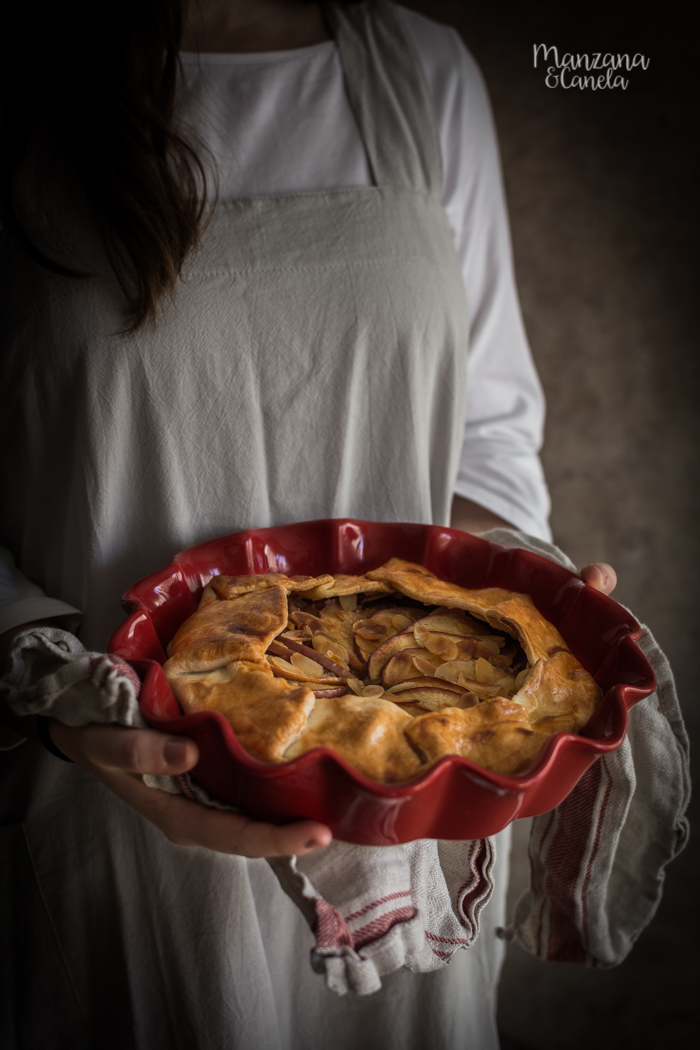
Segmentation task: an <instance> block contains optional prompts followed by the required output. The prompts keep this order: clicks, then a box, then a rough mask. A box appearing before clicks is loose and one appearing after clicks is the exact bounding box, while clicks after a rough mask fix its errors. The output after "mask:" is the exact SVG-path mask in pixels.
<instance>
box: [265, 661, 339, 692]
mask: <svg viewBox="0 0 700 1050" xmlns="http://www.w3.org/2000/svg"><path fill="white" fill-rule="evenodd" d="M298 655H299V654H298V653H294V654H293V656H298ZM265 659H266V660H267V662H268V663H269V665H270V667H271V668H272V673H273V674H274V675H276V676H277V677H278V678H289V679H290V680H291V681H293V682H309V683H313V684H315V685H319V686H320V687H325V686H333V685H345V679H343V678H336V677H334V676H333V675H329V674H327V673H326V674H311V675H310V674H307V672H306V671H303V670H302V669H301V668H300V667H295V666H294V664H293V663H291V661H289V660H284V659H282V657H281V656H269V655H266V657H265ZM309 662H310V663H315V662H316V661H315V660H310V661H309ZM317 666H318V667H319V668H320V664H318V665H317Z"/></svg>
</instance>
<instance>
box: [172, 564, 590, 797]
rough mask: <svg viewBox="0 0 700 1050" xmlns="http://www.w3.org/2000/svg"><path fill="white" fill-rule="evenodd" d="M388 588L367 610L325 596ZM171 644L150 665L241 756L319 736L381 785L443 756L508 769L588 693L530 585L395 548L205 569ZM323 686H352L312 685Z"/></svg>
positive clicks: (575, 722)
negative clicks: (489, 580) (205, 581)
mask: <svg viewBox="0 0 700 1050" xmlns="http://www.w3.org/2000/svg"><path fill="white" fill-rule="evenodd" d="M378 587H379V588H380V589H379V590H377V588H378ZM389 592H391V594H392V597H390V598H386V599H381V598H380V599H379V601H378V602H375V603H373V602H372V601H371V600H370V603H369V605H368V606H367V607H366V608H364V607H362V606H358V607H357V608H347V607H346V606H347V604H348V603H347V602H344V603H342V604H341V602H340V600H339V598H340V596H342V595H350V594H359V595H365V596H367V595H368V594H369V595H371V596H374V595H381V594H383V593H389ZM292 593H296V594H298V595H299V594H301V595H303V596H304V598H306V599H308V601H307V602H306V604H305V603H304V601H300V600H298V599H297V598H295V599H294V602H293V603H292V608H291V615H289V622H288V610H289V602H288V595H290V594H292ZM396 593H398V595H405V596H406V597H407V598H409V599H412V602H414V603H416V604H411V605H406V604H405V603H404V605H400V604H397V598H396ZM328 595H332V596H331V597H330V598H329V599H328V600H326V601H325V603H324V604H323V605H321V603H322V602H323V600H324V599H326V598H328ZM364 600H365V598H363V601H364ZM312 601H315V602H316V603H318V604H316V605H312V604H311V602H312ZM425 606H428V607H433V606H437V608H433V609H432V610H431V608H428V609H425ZM314 610H315V611H314ZM424 610H425V615H423V611H424ZM486 625H489V626H486ZM496 632H498V633H496ZM512 639H517V642H518V643H519V645H520V646H521V647H522V649H519V648H518V645H516V643H515V642H514V641H513V640H512ZM273 642H274V644H272V643H273ZM270 646H271V650H270V651H269V652H268V647H270ZM170 652H171V653H172V656H171V658H170V659H169V660H168V661H167V663H166V664H165V667H164V671H165V674H166V677H167V678H168V680H169V682H170V683H171V685H172V688H173V691H174V692H175V695H176V697H177V698H178V700H179V701H180V703H181V704H182V707H183V709H184V710H185V711H186V712H187V713H190V712H192V711H200V710H219V711H221V712H222V713H223V714H224V715H225V716H226V718H227V719H228V720H229V721H230V723H231V725H232V727H233V729H234V732H235V733H236V735H237V737H238V738H239V740H240V742H241V743H242V744H243V746H244V747H245V748H247V750H249V751H250V752H251V753H252V754H254V755H255V756H256V757H258V758H261V759H264V760H265V761H270V762H280V761H290V760H291V759H293V758H296V757H298V756H299V755H301V754H304V753H305V752H307V751H309V750H310V749H311V748H314V747H317V746H320V745H325V746H327V747H331V748H333V749H334V750H335V751H337V752H338V753H339V754H341V755H343V756H344V757H345V758H346V759H347V760H348V762H350V763H351V764H352V765H353V766H354V767H355V768H356V769H358V770H360V771H361V772H363V773H364V774H365V775H366V776H368V777H371V778H373V779H375V780H379V781H384V782H388V783H398V782H402V781H405V780H409V779H411V778H412V777H415V776H417V775H418V774H419V773H420V772H422V771H423V770H425V769H426V768H428V767H429V766H430V765H431V764H432V763H433V762H435V761H437V759H438V758H440V757H442V756H443V755H448V754H457V755H462V756H463V757H465V758H468V759H470V760H471V761H473V762H475V763H477V764H478V765H482V766H485V767H486V768H489V769H492V770H494V771H496V772H500V773H508V774H512V773H519V772H522V771H523V770H524V769H525V768H527V767H528V766H529V765H531V764H532V762H533V761H534V760H535V759H536V757H537V755H538V754H539V752H540V750H541V748H542V745H543V743H544V741H545V740H546V739H547V738H548V737H549V736H550V735H551V734H552V733H555V732H561V731H567V732H568V731H574V732H575V731H577V730H579V729H580V728H582V726H583V725H585V723H586V722H587V721H588V719H589V717H590V715H591V713H592V712H593V710H594V708H595V706H596V704H597V703H598V701H599V699H600V696H601V692H600V689H599V688H598V686H597V685H596V683H595V681H594V680H593V678H592V677H591V675H590V674H589V673H588V672H587V671H586V670H585V669H584V668H583V667H582V666H581V664H580V663H579V662H578V660H577V659H576V658H575V657H574V656H573V654H572V653H571V652H570V651H569V649H568V647H567V645H566V642H565V641H564V639H563V638H562V636H561V635H560V633H559V632H558V631H557V629H556V628H555V627H554V626H553V624H551V623H549V622H548V621H547V620H545V618H544V617H543V616H542V615H541V613H540V612H539V611H538V610H537V608H536V606H535V605H534V603H533V601H532V599H531V598H530V597H529V595H526V594H519V593H517V592H514V591H507V590H504V589H502V588H493V587H492V588H484V589H481V590H469V589H467V588H464V587H459V586H457V585H456V584H452V583H448V582H447V581H444V580H439V579H438V578H437V577H436V576H435V575H434V574H433V573H431V572H429V571H428V570H427V569H425V568H424V567H423V566H420V565H415V564H413V563H410V562H406V561H403V560H401V559H399V558H392V559H391V560H390V561H389V562H387V564H386V565H384V566H382V567H381V568H379V569H377V570H374V571H373V572H370V573H367V576H366V577H357V576H355V577H352V576H347V575H343V576H337V577H331V576H320V577H290V578H287V577H284V576H282V575H281V574H279V573H276V574H273V573H270V574H268V575H267V576H262V577H253V578H251V577H225V576H219V577H216V578H215V579H214V580H212V581H211V583H210V584H209V585H208V587H207V588H205V592H204V594H203V596H202V601H201V602H200V607H199V609H198V611H197V612H196V613H195V614H194V615H193V616H191V617H190V619H189V620H187V621H186V622H185V623H184V624H183V625H182V627H181V628H180V629H179V631H178V632H177V634H176V635H175V637H174V638H173V641H172V643H171V646H170ZM517 653H520V656H519V657H518V656H517ZM316 657H318V659H320V660H325V661H326V663H325V666H321V664H320V663H319V662H317V660H316ZM514 658H516V659H517V660H519V661H520V663H518V664H517V665H516V666H515V668H514V667H513V666H512V665H513V659H514ZM526 659H527V666H525V661H526ZM520 667H522V668H523V670H522V671H519V670H518V668H520ZM273 672H274V673H273ZM356 674H357V675H359V677H357V678H355V677H353V675H356ZM516 675H517V677H516ZM335 686H342V687H344V688H345V687H350V688H351V689H352V690H353V692H349V693H347V694H346V695H344V696H331V697H329V696H327V695H326V696H322V695H321V696H318V697H316V696H314V689H316V690H318V691H319V692H323V691H324V690H325V689H328V688H329V687H331V688H332V687H335ZM387 690H388V691H387ZM363 691H364V693H366V694H367V695H355V694H362V693H363ZM502 692H505V695H500V694H501V693H502ZM377 694H380V695H377Z"/></svg>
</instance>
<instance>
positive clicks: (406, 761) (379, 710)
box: [284, 696, 423, 784]
mask: <svg viewBox="0 0 700 1050" xmlns="http://www.w3.org/2000/svg"><path fill="white" fill-rule="evenodd" d="M411 721H412V718H411V716H410V715H409V714H407V713H406V712H404V711H402V710H401V708H400V707H399V706H397V705H396V704H392V703H391V702H390V701H389V700H383V699H381V698H380V699H377V700H372V699H365V698H364V697H361V696H341V697H338V698H333V699H318V700H317V701H316V706H315V707H314V709H313V711H312V712H311V714H310V715H309V720H308V722H307V724H306V728H305V729H304V730H303V732H302V733H301V735H300V736H299V737H298V738H297V740H296V741H295V742H294V743H293V744H292V745H291V747H289V748H288V749H287V751H286V752H285V755H284V757H285V759H286V760H289V759H292V758H297V757H298V756H299V755H303V754H304V753H305V752H306V751H310V750H311V749H312V748H314V747H331V748H333V750H334V751H337V752H338V754H339V755H342V756H343V758H346V759H347V760H348V762H349V763H350V764H351V765H352V766H354V767H355V769H359V771H360V772H361V773H364V774H365V776H367V777H371V778H372V779H373V780H382V781H384V782H386V783H390V784H393V783H399V782H401V781H404V780H410V779H411V778H412V777H415V776H418V774H419V773H420V772H421V770H422V769H423V763H422V762H421V760H420V759H419V758H418V755H417V754H416V752H415V751H414V750H413V748H412V747H411V745H410V743H409V741H408V739H407V737H406V734H405V732H404V730H405V729H406V726H407V725H408V724H409V723H410V722H411Z"/></svg>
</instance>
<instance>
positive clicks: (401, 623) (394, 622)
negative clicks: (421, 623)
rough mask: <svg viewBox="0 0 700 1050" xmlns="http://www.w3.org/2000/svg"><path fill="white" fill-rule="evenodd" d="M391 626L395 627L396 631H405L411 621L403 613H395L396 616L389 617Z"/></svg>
mask: <svg viewBox="0 0 700 1050" xmlns="http://www.w3.org/2000/svg"><path fill="white" fill-rule="evenodd" d="M391 626H392V627H395V628H396V630H397V631H405V630H406V628H407V627H410V626H411V621H410V619H409V618H408V616H404V614H403V613H397V614H396V616H392V617H391Z"/></svg>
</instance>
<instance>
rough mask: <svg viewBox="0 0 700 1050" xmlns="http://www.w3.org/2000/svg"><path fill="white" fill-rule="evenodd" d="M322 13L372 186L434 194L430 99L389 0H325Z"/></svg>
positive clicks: (438, 173)
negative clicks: (354, 0)
mask: <svg viewBox="0 0 700 1050" xmlns="http://www.w3.org/2000/svg"><path fill="white" fill-rule="evenodd" d="M324 14H325V16H326V19H327V21H328V24H329V26H330V29H331V31H332V33H333V35H334V37H335V41H336V44H337V47H338V51H339V54H340V60H341V63H342V66H343V73H344V76H345V88H346V91H347V94H348V99H349V101H350V106H351V108H352V110H353V113H354V114H355V119H356V120H357V123H358V127H359V129H360V135H361V136H362V139H363V141H364V145H365V149H366V151H367V157H368V160H369V164H370V168H371V171H372V175H373V178H374V182H375V184H376V185H377V186H391V187H394V188H396V189H413V190H418V191H421V192H423V193H427V194H429V195H430V196H435V197H437V198H438V199H439V198H440V195H441V193H442V156H441V151H440V139H439V135H438V129H437V126H436V120H435V115H434V111H433V105H432V100H431V98H430V93H429V90H428V85H427V82H426V79H425V74H424V72H423V67H422V65H421V61H420V58H419V56H418V54H417V52H416V48H415V45H414V42H413V40H412V39H411V36H410V33H409V31H408V29H407V28H406V27H405V26H404V24H403V21H402V19H401V16H400V14H399V13H398V12H397V10H396V8H395V7H394V5H393V4H391V3H389V2H388V0H371V2H365V3H360V4H347V5H345V4H338V3H330V2H327V3H325V4H324Z"/></svg>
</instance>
